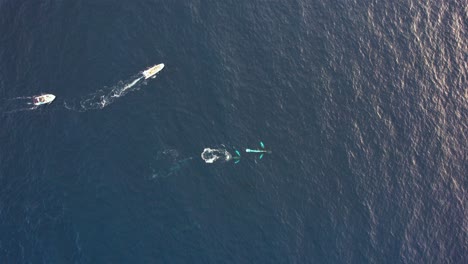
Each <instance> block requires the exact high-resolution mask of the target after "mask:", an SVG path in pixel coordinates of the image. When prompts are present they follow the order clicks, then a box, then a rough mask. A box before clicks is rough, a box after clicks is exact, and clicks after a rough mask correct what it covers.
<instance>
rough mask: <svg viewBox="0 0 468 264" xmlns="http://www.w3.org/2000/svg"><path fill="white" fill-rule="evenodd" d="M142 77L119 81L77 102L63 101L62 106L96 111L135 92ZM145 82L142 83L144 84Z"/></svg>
mask: <svg viewBox="0 0 468 264" xmlns="http://www.w3.org/2000/svg"><path fill="white" fill-rule="evenodd" d="M143 78H144V77H142V76H139V77H137V78H135V77H134V78H132V79H130V80H129V81H123V82H122V81H120V82H119V83H118V84H116V85H114V86H112V87H109V88H104V89H100V90H98V91H96V92H94V93H92V94H89V95H87V96H85V97H83V98H81V99H80V100H79V101H65V102H64V106H65V108H67V109H69V110H74V111H78V112H85V111H88V110H98V109H103V108H104V107H106V106H108V105H110V104H112V103H113V102H114V101H115V100H116V99H117V98H119V97H122V96H124V95H126V94H127V93H128V92H130V91H135V90H138V89H139V88H140V81H141V80H142V79H143ZM144 83H145V82H143V84H144Z"/></svg>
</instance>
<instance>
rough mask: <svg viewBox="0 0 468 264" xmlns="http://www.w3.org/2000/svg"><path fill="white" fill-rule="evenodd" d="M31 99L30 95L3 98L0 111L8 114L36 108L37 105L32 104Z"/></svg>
mask: <svg viewBox="0 0 468 264" xmlns="http://www.w3.org/2000/svg"><path fill="white" fill-rule="evenodd" d="M32 101H33V97H32V96H22V97H15V98H11V99H5V100H3V102H2V103H1V112H3V113H5V114H10V113H16V112H21V111H31V110H36V109H37V108H38V106H34V104H33V102H32Z"/></svg>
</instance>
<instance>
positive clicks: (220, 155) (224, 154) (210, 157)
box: [201, 148, 232, 163]
mask: <svg viewBox="0 0 468 264" xmlns="http://www.w3.org/2000/svg"><path fill="white" fill-rule="evenodd" d="M201 158H202V159H203V160H204V161H205V162H206V163H213V162H215V161H221V162H226V161H229V160H231V159H232V155H231V153H229V152H228V151H227V150H225V149H211V148H205V149H204V150H203V152H202V154H201Z"/></svg>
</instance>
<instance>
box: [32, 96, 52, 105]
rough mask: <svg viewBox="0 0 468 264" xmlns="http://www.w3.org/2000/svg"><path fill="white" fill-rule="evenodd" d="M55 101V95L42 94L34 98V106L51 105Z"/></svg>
mask: <svg viewBox="0 0 468 264" xmlns="http://www.w3.org/2000/svg"><path fill="white" fill-rule="evenodd" d="M54 100H55V95H53V94H42V95H38V96H34V97H33V104H34V105H43V104H50V103H52V101H54Z"/></svg>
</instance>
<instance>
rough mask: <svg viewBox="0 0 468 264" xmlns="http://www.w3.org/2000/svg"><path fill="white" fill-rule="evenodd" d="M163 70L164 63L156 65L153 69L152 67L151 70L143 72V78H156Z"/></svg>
mask: <svg viewBox="0 0 468 264" xmlns="http://www.w3.org/2000/svg"><path fill="white" fill-rule="evenodd" d="M163 68H164V63H161V64H158V65H154V66H153V67H150V68H148V69H146V70H145V71H144V72H143V76H145V79H148V78H150V77H152V76H154V75H155V74H156V73H158V72H159V71H161V70H162V69H163Z"/></svg>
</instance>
